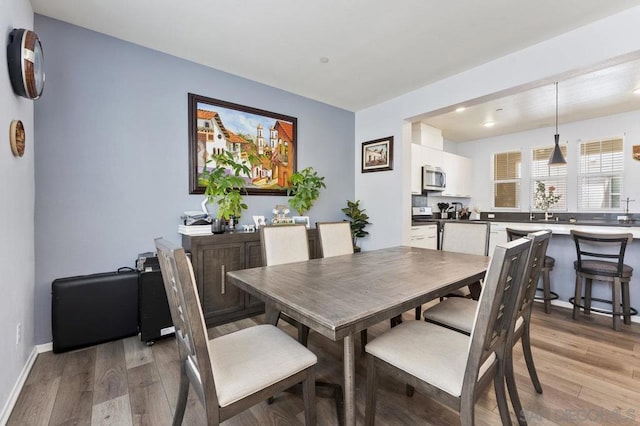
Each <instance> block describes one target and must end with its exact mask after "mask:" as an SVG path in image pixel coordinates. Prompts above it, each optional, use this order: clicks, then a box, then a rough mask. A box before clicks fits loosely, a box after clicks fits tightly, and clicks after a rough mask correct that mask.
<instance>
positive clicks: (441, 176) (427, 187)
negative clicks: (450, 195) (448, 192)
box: [422, 165, 447, 191]
mask: <svg viewBox="0 0 640 426" xmlns="http://www.w3.org/2000/svg"><path fill="white" fill-rule="evenodd" d="M446 186H447V176H446V174H445V173H444V171H443V170H442V169H441V168H440V167H434V166H429V165H425V166H422V189H423V190H424V191H444V189H445V187H446Z"/></svg>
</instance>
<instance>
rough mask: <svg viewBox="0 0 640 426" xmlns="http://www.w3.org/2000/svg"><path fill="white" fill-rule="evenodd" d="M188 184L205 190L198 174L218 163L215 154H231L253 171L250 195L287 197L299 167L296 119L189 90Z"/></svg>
mask: <svg viewBox="0 0 640 426" xmlns="http://www.w3.org/2000/svg"><path fill="white" fill-rule="evenodd" d="M189 115H190V117H189V120H190V123H189V139H190V141H189V150H190V153H189V155H190V171H189V174H190V187H189V191H190V193H192V194H198V193H203V192H204V188H203V187H202V186H200V185H199V184H198V177H199V176H200V174H201V173H202V171H203V170H205V168H211V167H212V166H214V164H212V163H213V162H212V161H210V160H211V159H212V155H216V154H221V153H224V152H228V153H231V154H232V155H233V157H234V160H235V161H236V162H238V163H242V164H245V165H246V166H247V167H248V168H249V170H250V171H251V173H250V174H249V175H246V176H244V178H245V179H246V186H245V189H246V191H247V194H249V195H251V194H254V195H256V194H262V195H284V194H286V189H287V187H289V185H290V184H289V177H290V176H291V175H292V174H293V173H294V172H295V171H296V134H297V133H296V132H297V130H296V126H297V119H296V118H295V117H289V116H286V115H281V114H277V113H272V112H269V111H264V110H259V109H255V108H251V107H247V106H243V105H238V104H233V103H230V102H225V101H220V100H217V99H211V98H206V97H203V96H198V95H194V94H189Z"/></svg>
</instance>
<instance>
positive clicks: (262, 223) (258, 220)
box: [253, 216, 267, 229]
mask: <svg viewBox="0 0 640 426" xmlns="http://www.w3.org/2000/svg"><path fill="white" fill-rule="evenodd" d="M253 223H254V224H255V225H256V229H260V227H261V226H265V225H266V224H267V223H266V222H265V220H264V216H253Z"/></svg>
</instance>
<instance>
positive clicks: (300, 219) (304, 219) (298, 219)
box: [292, 216, 309, 229]
mask: <svg viewBox="0 0 640 426" xmlns="http://www.w3.org/2000/svg"><path fill="white" fill-rule="evenodd" d="M292 219H293V223H294V224H295V225H304V226H306V227H307V229H309V216H293V218H292Z"/></svg>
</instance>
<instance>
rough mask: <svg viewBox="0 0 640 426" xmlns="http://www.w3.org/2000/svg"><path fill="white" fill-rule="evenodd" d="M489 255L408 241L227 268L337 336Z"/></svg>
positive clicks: (462, 282) (465, 280) (388, 314)
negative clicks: (417, 245) (299, 259)
mask: <svg viewBox="0 0 640 426" xmlns="http://www.w3.org/2000/svg"><path fill="white" fill-rule="evenodd" d="M489 260H490V258H489V257H488V256H477V255H469V254H461V253H453V252H446V251H441V250H429V249H422V248H415V247H408V246H399V247H392V248H385V249H380V250H373V251H366V252H362V253H356V254H349V255H344V256H336V257H330V258H323V259H312V260H309V261H305V262H297V263H288V264H283V265H277V266H268V267H259V268H252V269H243V270H237V271H230V272H227V278H228V280H229V282H230V283H232V284H234V285H236V286H238V287H239V288H241V289H243V290H245V291H247V292H249V293H251V294H254V295H255V296H257V297H258V298H260V299H262V300H263V301H264V302H265V303H267V304H270V305H271V306H273V307H274V308H275V309H277V310H279V311H282V312H285V313H286V314H287V315H289V316H291V317H292V318H294V319H296V320H298V321H300V322H301V323H303V324H305V325H307V326H308V327H310V328H311V329H312V330H315V331H316V332H318V333H321V334H322V335H324V336H326V337H328V338H330V339H332V340H340V339H342V338H344V337H345V336H347V335H350V334H353V333H356V332H358V331H360V330H363V329H365V328H367V327H369V326H372V325H374V324H376V323H378V322H380V321H382V320H385V319H388V318H392V317H394V316H396V315H400V314H401V313H402V312H405V311H407V310H409V309H412V308H415V307H416V306H419V305H421V304H423V303H426V302H428V301H429V300H432V299H434V298H437V297H439V296H442V295H444V294H447V293H449V292H450V291H452V290H454V289H456V288H460V287H463V286H466V285H468V284H472V283H474V282H477V281H478V280H480V279H481V278H483V277H484V274H485V272H486V269H487V267H488V264H489Z"/></svg>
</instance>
